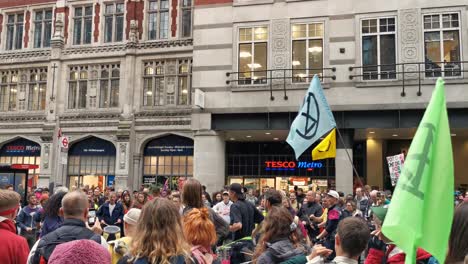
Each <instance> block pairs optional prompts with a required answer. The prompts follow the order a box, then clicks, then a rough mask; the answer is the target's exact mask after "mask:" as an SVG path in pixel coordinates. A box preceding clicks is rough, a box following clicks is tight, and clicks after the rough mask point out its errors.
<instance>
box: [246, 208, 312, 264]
mask: <svg viewBox="0 0 468 264" xmlns="http://www.w3.org/2000/svg"><path fill="white" fill-rule="evenodd" d="M263 224H264V228H263V230H265V233H263V235H262V236H261V238H260V241H259V243H258V245H257V248H256V250H255V253H254V264H271V263H281V262H284V261H287V260H289V259H291V258H294V257H296V256H298V255H303V254H307V253H308V252H307V247H306V245H303V244H301V243H300V238H299V237H298V232H296V229H297V225H296V224H295V223H294V222H293V216H292V215H291V213H290V212H289V210H288V209H286V208H284V207H279V206H272V207H271V209H269V210H268V215H267V217H266V218H265V222H264V223H263Z"/></svg>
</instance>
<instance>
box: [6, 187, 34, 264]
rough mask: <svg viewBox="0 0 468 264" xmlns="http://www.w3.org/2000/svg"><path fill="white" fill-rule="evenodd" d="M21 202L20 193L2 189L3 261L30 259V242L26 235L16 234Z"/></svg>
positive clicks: (11, 261)
mask: <svg viewBox="0 0 468 264" xmlns="http://www.w3.org/2000/svg"><path fill="white" fill-rule="evenodd" d="M19 203H20V195H19V194H18V193H16V192H14V191H9V190H0V238H1V241H2V242H1V246H0V260H1V263H13V264H24V263H26V261H27V259H28V254H29V247H28V242H27V241H26V239H25V238H24V237H21V236H18V235H17V234H16V228H15V223H14V219H15V217H16V214H17V212H18V207H19Z"/></svg>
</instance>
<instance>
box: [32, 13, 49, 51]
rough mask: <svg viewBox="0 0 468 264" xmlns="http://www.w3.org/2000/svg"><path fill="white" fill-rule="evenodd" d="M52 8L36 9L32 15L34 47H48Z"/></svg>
mask: <svg viewBox="0 0 468 264" xmlns="http://www.w3.org/2000/svg"><path fill="white" fill-rule="evenodd" d="M51 36H52V10H40V11H36V13H35V16H34V48H46V47H50V38H51Z"/></svg>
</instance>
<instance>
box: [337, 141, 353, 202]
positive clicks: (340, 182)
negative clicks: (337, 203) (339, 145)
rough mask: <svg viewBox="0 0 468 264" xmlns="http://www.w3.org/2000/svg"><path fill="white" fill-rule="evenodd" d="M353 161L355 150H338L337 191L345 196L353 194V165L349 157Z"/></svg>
mask: <svg viewBox="0 0 468 264" xmlns="http://www.w3.org/2000/svg"><path fill="white" fill-rule="evenodd" d="M346 151H348V154H349V155H350V157H351V160H352V159H353V149H337V150H336V158H335V170H336V178H335V179H336V181H335V182H336V191H342V192H344V193H345V194H352V193H353V165H352V164H351V162H350V160H349V158H348V155H347V154H346Z"/></svg>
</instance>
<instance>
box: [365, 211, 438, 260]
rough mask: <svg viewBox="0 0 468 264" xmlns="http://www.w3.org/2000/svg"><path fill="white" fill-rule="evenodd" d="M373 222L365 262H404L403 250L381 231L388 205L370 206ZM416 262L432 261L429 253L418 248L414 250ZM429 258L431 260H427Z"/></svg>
mask: <svg viewBox="0 0 468 264" xmlns="http://www.w3.org/2000/svg"><path fill="white" fill-rule="evenodd" d="M370 211H371V212H372V217H373V220H374V223H375V230H374V231H372V233H371V239H370V241H369V244H368V248H369V254H368V255H367V257H366V260H365V262H364V263H365V264H381V263H387V264H401V263H404V262H405V258H406V255H405V253H404V252H403V250H401V249H399V248H398V247H396V246H395V245H394V244H393V243H392V241H391V240H389V239H388V238H387V237H386V236H385V235H384V234H383V233H382V231H381V227H382V224H383V222H384V220H385V216H386V215H387V211H388V206H373V207H371V208H370ZM416 260H417V261H416V262H418V263H419V262H420V261H421V262H423V263H434V262H431V261H433V260H435V259H434V258H432V256H431V254H429V253H428V252H426V251H424V250H423V249H421V248H418V250H417V251H416ZM429 260H431V261H429Z"/></svg>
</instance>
